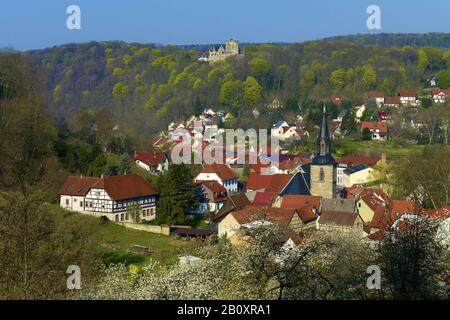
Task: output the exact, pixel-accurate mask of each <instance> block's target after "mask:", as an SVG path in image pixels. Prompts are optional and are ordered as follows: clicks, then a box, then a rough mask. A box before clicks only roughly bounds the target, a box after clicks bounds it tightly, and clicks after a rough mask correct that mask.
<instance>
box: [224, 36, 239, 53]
mask: <svg viewBox="0 0 450 320" xmlns="http://www.w3.org/2000/svg"><path fill="white" fill-rule="evenodd" d="M225 47H226V48H225V51H226V53H227V54H239V42H238V41H237V40H236V39H230V40H228V41H227V42H226V43H225Z"/></svg>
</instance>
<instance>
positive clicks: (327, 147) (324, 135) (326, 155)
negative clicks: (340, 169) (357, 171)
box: [310, 106, 337, 199]
mask: <svg viewBox="0 0 450 320" xmlns="http://www.w3.org/2000/svg"><path fill="white" fill-rule="evenodd" d="M316 147H317V151H316V154H315V156H314V158H313V160H312V163H311V181H310V191H311V195H313V196H321V197H322V198H325V199H334V198H336V180H337V165H336V160H335V159H334V158H333V155H332V154H331V138H330V133H329V130H328V117H327V109H326V107H325V106H324V108H323V115H322V123H321V126H320V131H319V136H318V137H317V142H316Z"/></svg>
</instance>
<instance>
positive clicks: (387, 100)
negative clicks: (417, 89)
mask: <svg viewBox="0 0 450 320" xmlns="http://www.w3.org/2000/svg"><path fill="white" fill-rule="evenodd" d="M384 104H387V105H400V104H401V101H400V98H399V97H386V98H385V99H384Z"/></svg>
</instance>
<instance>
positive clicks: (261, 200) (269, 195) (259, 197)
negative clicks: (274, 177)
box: [253, 192, 278, 207]
mask: <svg viewBox="0 0 450 320" xmlns="http://www.w3.org/2000/svg"><path fill="white" fill-rule="evenodd" d="M277 197H278V194H277V193H274V192H257V193H256V195H255V198H254V199H253V205H256V206H263V207H271V206H272V205H273V203H274V202H275V200H276V199H277Z"/></svg>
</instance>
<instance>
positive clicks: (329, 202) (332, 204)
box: [321, 198, 356, 212]
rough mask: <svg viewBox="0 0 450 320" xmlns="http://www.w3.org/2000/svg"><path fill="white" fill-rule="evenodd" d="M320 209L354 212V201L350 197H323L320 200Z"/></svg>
mask: <svg viewBox="0 0 450 320" xmlns="http://www.w3.org/2000/svg"><path fill="white" fill-rule="evenodd" d="M321 210H322V211H339V212H355V211H356V201H355V200H350V199H325V198H323V199H322V201H321Z"/></svg>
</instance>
